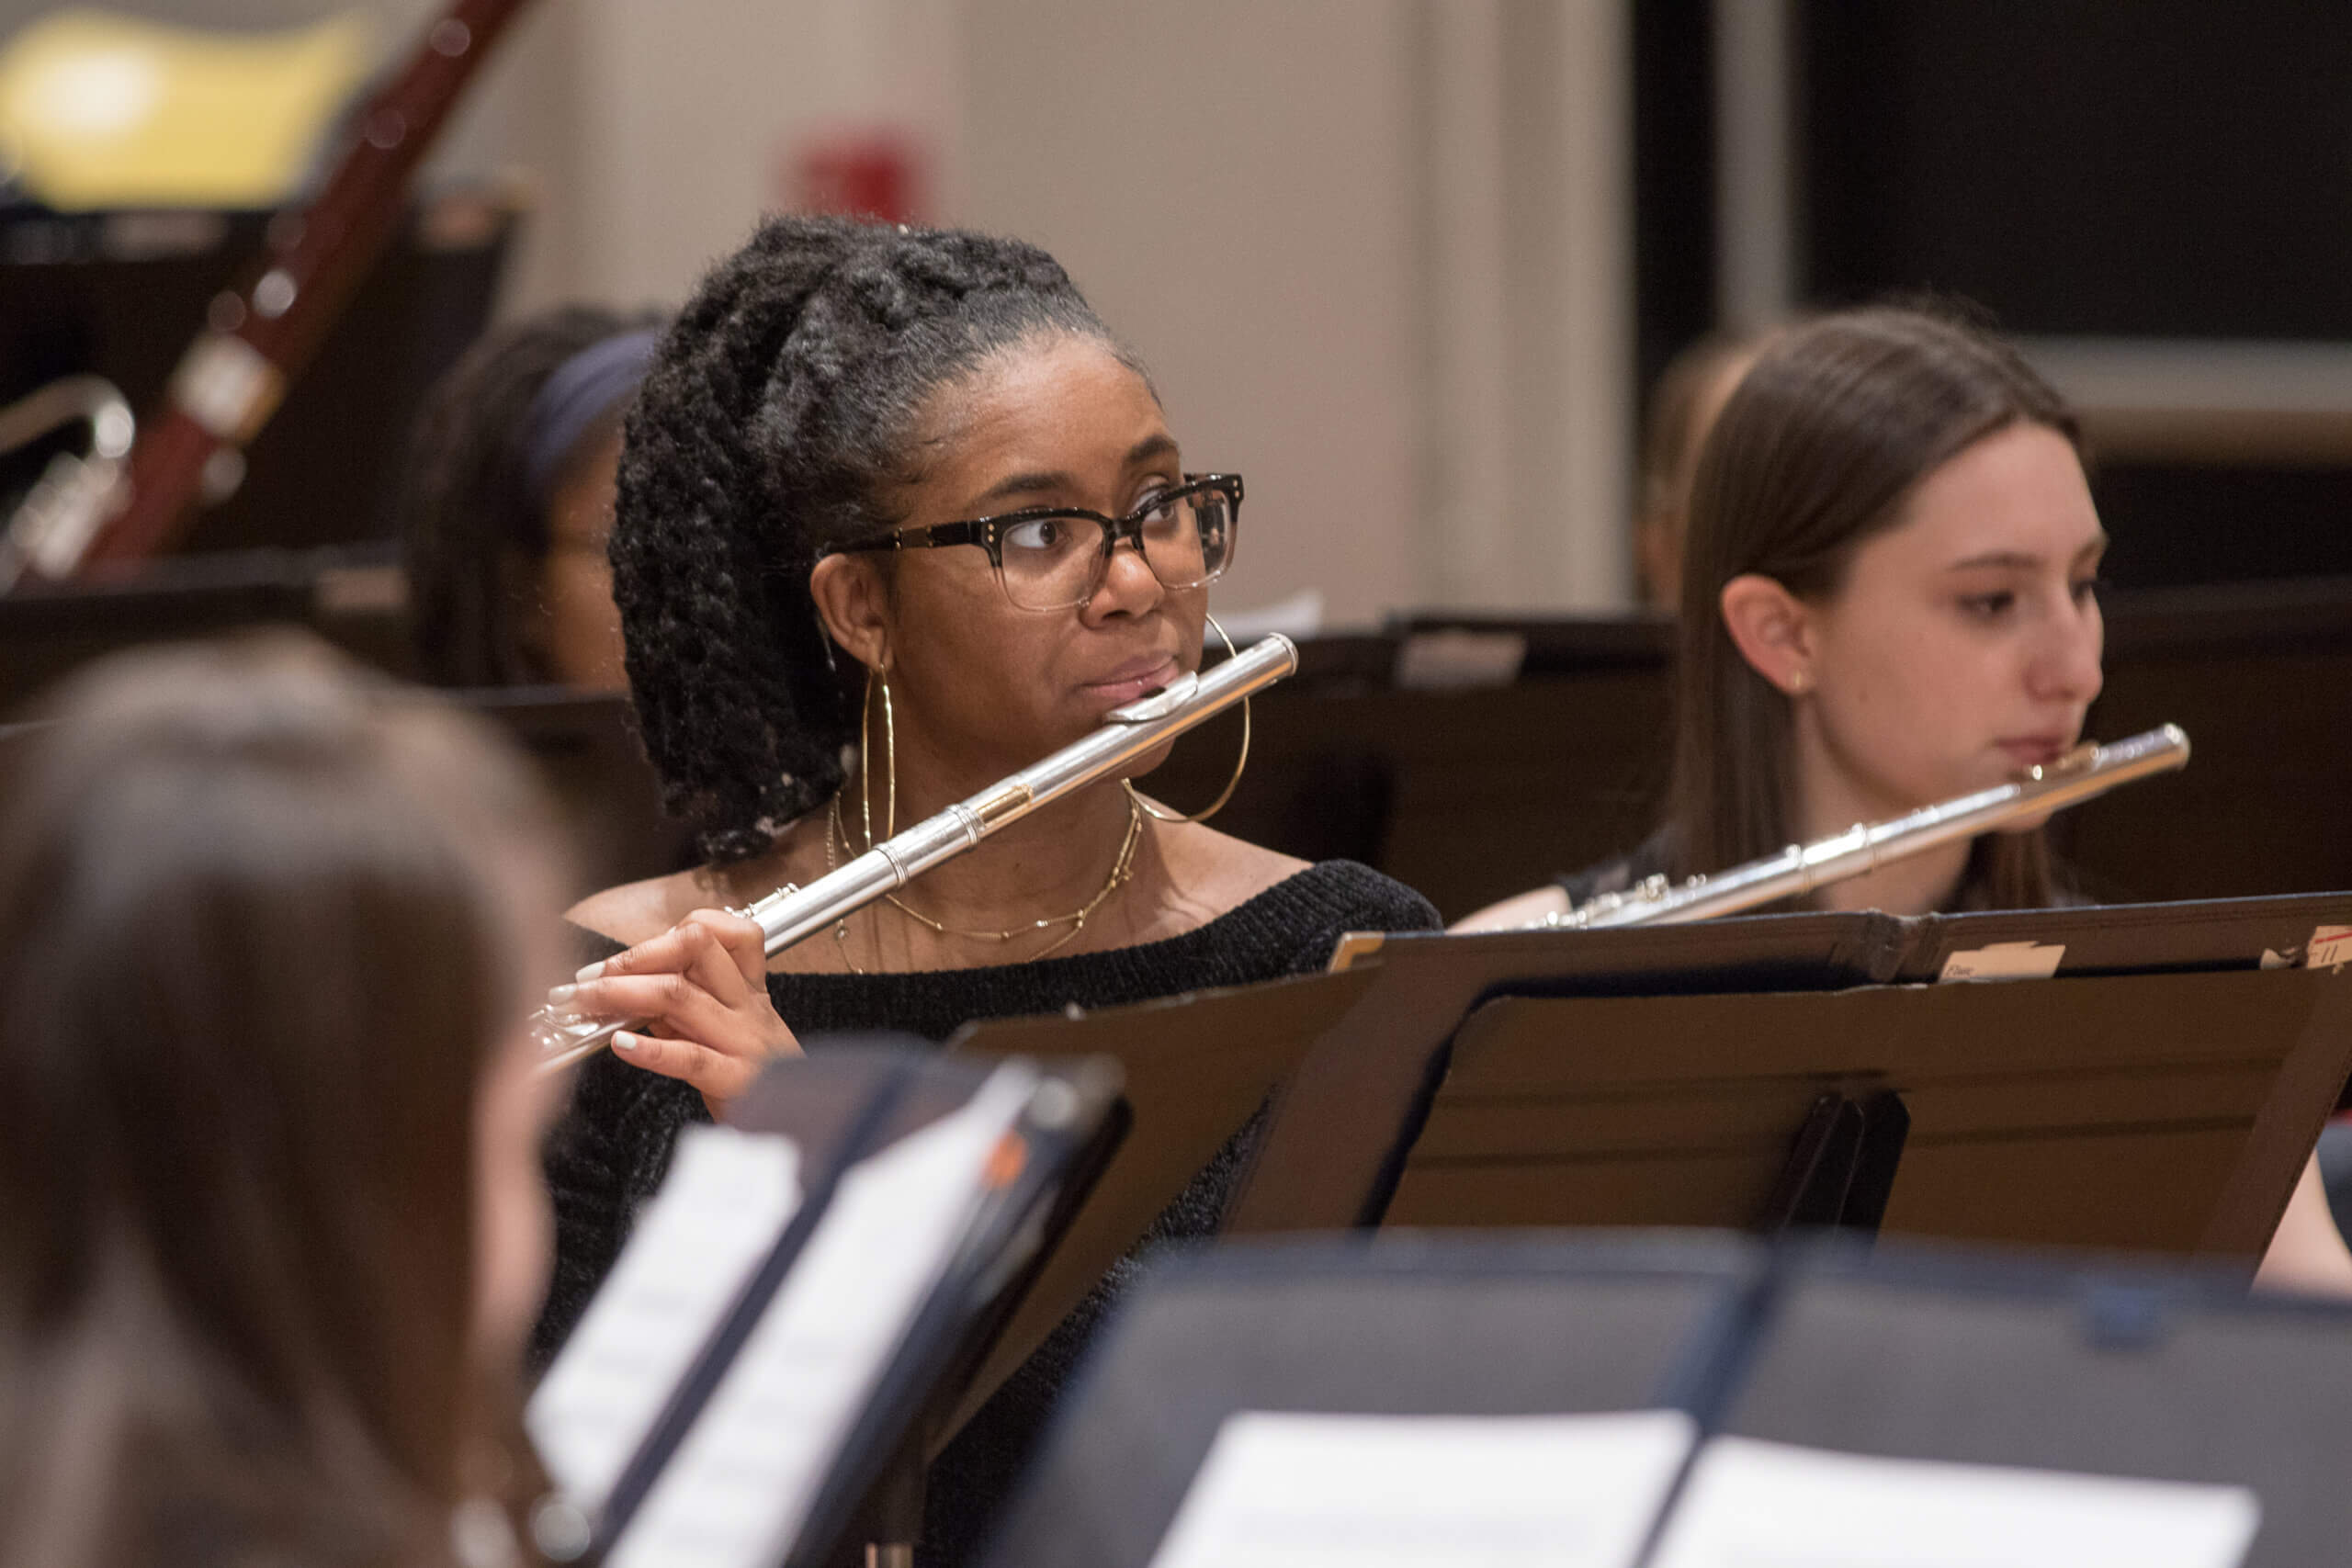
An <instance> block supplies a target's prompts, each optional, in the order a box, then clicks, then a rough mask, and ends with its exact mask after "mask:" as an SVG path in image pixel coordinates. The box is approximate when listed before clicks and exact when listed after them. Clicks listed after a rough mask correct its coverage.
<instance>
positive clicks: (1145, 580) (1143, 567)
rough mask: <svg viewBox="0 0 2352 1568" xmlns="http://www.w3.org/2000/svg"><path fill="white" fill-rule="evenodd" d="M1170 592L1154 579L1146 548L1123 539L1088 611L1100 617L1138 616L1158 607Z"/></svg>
mask: <svg viewBox="0 0 2352 1568" xmlns="http://www.w3.org/2000/svg"><path fill="white" fill-rule="evenodd" d="M1167 592H1168V591H1167V590H1166V589H1165V588H1162V587H1161V586H1160V585H1159V578H1157V577H1155V576H1153V575H1152V571H1151V566H1150V563H1148V561H1146V560H1145V559H1144V558H1143V547H1142V545H1141V544H1140V543H1139V542H1138V541H1136V540H1134V539H1122V540H1120V541H1119V542H1118V543H1117V544H1115V545H1114V546H1112V547H1111V558H1110V560H1109V561H1108V562H1106V563H1105V564H1104V565H1103V581H1102V584H1101V586H1099V587H1097V588H1096V589H1095V590H1094V597H1093V598H1092V600H1091V601H1090V602H1089V604H1088V608H1089V609H1091V611H1092V612H1093V613H1094V614H1096V615H1142V614H1143V613H1144V612H1146V611H1147V610H1149V609H1150V608H1151V607H1152V606H1153V605H1155V604H1159V601H1160V599H1161V598H1162V597H1163V596H1165V595H1166V593H1167Z"/></svg>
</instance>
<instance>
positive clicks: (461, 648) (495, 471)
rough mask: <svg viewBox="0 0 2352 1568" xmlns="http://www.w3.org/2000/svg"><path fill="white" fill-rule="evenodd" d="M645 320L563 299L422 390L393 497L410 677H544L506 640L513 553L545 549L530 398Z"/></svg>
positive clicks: (510, 680) (518, 680)
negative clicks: (534, 486) (535, 490)
mask: <svg viewBox="0 0 2352 1568" xmlns="http://www.w3.org/2000/svg"><path fill="white" fill-rule="evenodd" d="M653 320H654V318H651V317H648V316H628V315H622V314H620V313H618V312H616V311H612V310H600V309H596V308H594V307H591V306H585V305H571V306H565V307H563V308H561V309H559V310H550V311H548V312H547V313H546V314H544V315H539V316H534V317H531V318H529V319H528V320H526V321H518V322H516V323H515V324H514V325H512V326H509V327H504V328H502V329H500V330H499V331H497V332H494V333H491V334H490V335H489V336H487V337H485V338H483V339H482V340H481V342H480V343H478V344H475V345H474V346H473V347H472V348H470V349H469V350H467V351H466V353H465V355H464V356H463V357H461V358H460V359H459V360H458V363H457V364H456V365H454V366H452V367H450V369H449V371H448V373H447V375H445V376H444V377H442V378H441V379H440V380H439V381H437V382H435V384H434V387H433V389H432V391H431V392H429V393H428V394H427V395H426V400H425V405H424V412H422V413H421V414H420V415H419V416H418V419H417V424H416V433H415V435H414V436H413V440H412V442H411V445H410V452H409V460H408V466H407V468H406V470H405V473H404V476H403V481H402V485H401V501H400V513H399V515H400V533H401V559H402V564H403V566H404V567H405V569H406V571H407V576H408V584H409V625H410V633H411V640H412V643H413V648H414V651H415V656H416V663H417V674H418V676H419V677H420V678H421V679H423V680H424V681H425V682H428V683H430V684H432V685H435V686H503V685H514V684H522V683H530V682H540V681H544V680H546V679H548V671H545V670H542V669H540V668H538V667H537V663H536V661H535V660H533V659H532V658H531V657H530V655H529V654H528V653H527V651H526V649H524V648H523V646H522V644H521V642H520V641H519V640H518V639H517V637H516V636H515V630H516V626H517V623H518V621H519V620H520V619H521V618H522V617H523V615H524V614H525V610H526V605H525V604H524V603H523V602H522V595H523V594H525V593H526V592H527V591H528V587H529V585H528V584H526V583H525V582H522V581H517V579H516V577H515V571H514V564H515V558H517V557H519V558H521V560H522V561H524V562H526V563H528V562H533V561H537V560H538V559H539V558H542V557H543V556H545V555H546V553H547V548H548V535H547V518H546V516H545V514H544V513H542V512H541V510H540V508H539V507H538V506H537V505H535V504H533V502H532V499H531V496H530V494H529V486H528V485H527V483H526V478H525V473H524V468H525V457H526V453H525V451H524V447H525V445H526V435H527V432H526V428H525V427H526V424H527V423H529V420H530V414H531V407H532V403H533V400H536V399H537V397H538V395H539V389H540V388H541V387H543V386H545V385H546V384H547V380H548V377H550V376H552V375H554V374H555V372H556V371H557V370H558V369H559V368H560V367H561V366H562V365H563V364H564V362H565V361H566V360H568V359H570V358H571V357H572V355H576V354H579V353H581V352H582V351H583V350H585V349H588V348H591V347H593V346H594V345H595V344H599V343H602V342H604V341H605V339H607V338H610V337H613V336H615V335H616V334H618V333H623V332H627V331H628V330H629V329H631V328H633V327H641V326H648V325H650V324H652V321H653Z"/></svg>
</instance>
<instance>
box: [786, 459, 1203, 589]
mask: <svg viewBox="0 0 2352 1568" xmlns="http://www.w3.org/2000/svg"><path fill="white" fill-rule="evenodd" d="M1240 512H1241V476H1240V475H1239V474H1187V475H1185V476H1184V482H1183V483H1182V484H1181V485H1178V486H1176V487H1175V488H1173V489H1171V490H1159V491H1152V492H1151V493H1150V494H1148V495H1147V496H1145V497H1144V498H1143V500H1142V501H1141V502H1138V503H1137V504H1136V509H1135V510H1134V511H1132V512H1130V513H1127V514H1126V515H1125V517H1105V516H1103V513H1099V512H1088V511H1084V510H1082V509H1080V508H1077V507H1067V506H1031V507H1024V508H1023V510H1021V511H1019V512H1008V513H1004V514H1003V515H1002V516H1001V517H976V518H974V519H972V520H971V521H970V522H968V523H933V524H931V525H928V526H923V527H914V528H900V529H898V530H896V531H894V532H892V533H889V534H886V535H884V536H882V537H880V538H878V539H870V540H867V541H866V542H865V543H863V544H856V545H843V546H842V547H840V548H839V549H838V550H837V551H834V552H831V553H835V554H841V555H857V554H864V553H866V552H869V551H873V550H929V549H937V548H939V547H943V546H947V545H978V546H979V547H981V548H982V549H984V550H986V551H988V553H989V566H991V567H993V568H994V569H995V570H996V580H997V581H998V582H1000V583H1001V584H1003V586H1004V596H1005V597H1006V598H1007V599H1010V600H1011V601H1012V603H1013V605H1014V606H1015V607H1016V608H1018V609H1023V610H1066V609H1069V607H1070V606H1071V605H1073V604H1085V603H1086V602H1087V601H1088V600H1089V599H1091V598H1093V597H1094V594H1095V591H1096V590H1097V589H1099V588H1101V587H1102V586H1103V578H1104V577H1105V576H1106V575H1108V573H1109V572H1110V570H1111V552H1112V551H1113V550H1114V549H1116V548H1118V547H1119V541H1120V540H1122V539H1126V540H1131V541H1133V543H1134V545H1135V547H1136V554H1138V555H1140V556H1141V557H1142V558H1143V562H1144V565H1145V566H1147V567H1148V568H1149V569H1150V570H1151V575H1152V576H1154V577H1155V578H1158V579H1159V585H1160V586H1161V587H1163V588H1171V589H1181V588H1199V587H1201V586H1203V585H1204V584H1206V583H1209V582H1213V581H1216V579H1217V578H1218V577H1219V576H1221V575H1223V573H1224V571H1225V569H1226V568H1227V567H1228V566H1230V565H1232V564H1233V545H1234V526H1235V521H1236V519H1237V518H1238V516H1239V514H1240Z"/></svg>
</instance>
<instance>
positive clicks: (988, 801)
mask: <svg viewBox="0 0 2352 1568" xmlns="http://www.w3.org/2000/svg"><path fill="white" fill-rule="evenodd" d="M1297 668H1298V649H1297V646H1296V645H1295V644H1294V643H1293V642H1292V641H1291V640H1290V638H1288V637H1282V636H1279V635H1276V636H1271V637H1265V638H1263V639H1262V640H1261V641H1258V642H1255V643H1252V644H1251V645H1250V647H1248V648H1246V649H1242V650H1241V651H1240V652H1239V653H1237V654H1235V655H1234V656H1233V657H1232V658H1230V659H1228V660H1226V661H1225V662H1224V663H1222V664H1220V665H1218V666H1217V667H1216V669H1214V670H1212V671H1209V672H1208V673H1207V674H1205V675H1196V674H1184V675H1180V676H1178V677H1177V678H1176V679H1175V680H1174V681H1172V682H1170V683H1169V684H1168V685H1166V686H1165V687H1162V688H1161V689H1160V690H1159V691H1157V692H1154V693H1153V694H1151V695H1149V696H1148V697H1143V698H1139V699H1137V700H1136V701H1135V702H1132V703H1129V704H1127V705H1125V706H1124V707H1116V708H1113V709H1112V710H1111V711H1110V713H1109V714H1108V715H1106V716H1104V719H1103V728H1100V729H1097V730H1096V731H1095V732H1094V733H1093V734H1091V735H1090V736H1088V737H1087V738H1086V739H1083V740H1079V741H1075V742H1073V743H1071V744H1070V745H1068V746H1065V747H1063V748H1062V749H1061V750H1058V751H1057V752H1055V753H1054V754H1053V755H1052V756H1050V757H1048V758H1046V760H1045V761H1042V762H1037V763H1034V764H1032V765H1031V766H1029V767H1026V768H1023V770H1022V771H1021V772H1019V773H1014V774H1013V775H1012V777H1010V778H1007V779H1001V780H999V781H998V782H997V783H995V784H990V785H989V787H988V788H986V789H984V790H982V791H980V793H979V794H978V795H973V796H971V797H970V798H968V799H966V800H960V801H958V802H956V804H955V805H953V806H951V807H948V808H947V809H946V810H944V811H942V812H940V813H939V814H938V815H936V816H933V817H926V818H923V819H922V821H920V822H918V823H916V824H915V825H914V826H913V827H911V828H910V829H907V830H906V831H905V832H903V833H899V834H895V835H893V836H892V837H890V838H888V839H885V840H882V841H881V842H880V843H878V844H876V845H875V846H874V847H873V848H872V849H870V850H867V851H866V852H865V853H864V854H862V855H859V856H858V857H857V858H856V859H854V860H853V861H851V862H850V863H848V864H846V865H843V866H841V867H838V868H837V869H835V870H832V871H829V872H827V873H826V874H824V875H822V876H820V877H819V878H817V880H816V881H814V882H811V883H810V884H809V886H806V887H801V886H795V885H792V884H789V883H787V884H786V886H782V887H779V888H777V889H776V890H775V892H773V893H771V894H769V895H768V896H767V897H764V898H762V899H761V900H759V902H757V903H755V904H753V905H752V907H751V908H747V909H739V910H737V911H735V912H736V913H738V914H741V915H745V916H748V917H749V918H751V919H754V920H757V921H758V922H759V924H760V932H761V934H762V936H763V938H764V939H765V941H766V946H767V952H768V955H769V956H770V957H774V956H775V954H777V953H781V952H783V951H784V950H785V949H786V948H787V947H790V946H791V945H792V944H793V943H795V942H799V941H801V940H802V939H803V938H806V937H809V936H813V935H815V934H816V933H817V932H819V931H822V930H824V929H825V928H826V927H827V926H829V925H831V924H832V923H833V922H834V921H835V920H837V919H841V918H842V916H844V915H847V914H850V913H852V912H854V911H855V910H858V909H862V908H865V906H866V905H868V904H871V903H873V902H874V901H875V900H876V898H879V897H882V896H883V895H884V894H886V893H892V892H896V891H897V890H898V889H899V888H901V887H904V886H906V885H907V884H908V883H909V882H911V881H912V880H914V878H916V877H918V876H921V875H922V874H923V873H924V872H926V871H929V870H930V869H931V868H932V867H933V866H935V865H937V864H938V863H940V862H942V861H944V860H952V859H954V858H955V857H956V856H957V855H959V854H962V853H963V852H965V851H966V850H968V849H972V848H975V847H977V846H978V843H979V842H980V840H983V839H985V838H987V837H988V836H989V834H991V833H993V832H995V831H996V830H997V829H1000V828H1002V827H1004V826H1005V825H1006V824H1007V823H1011V822H1017V821H1019V820H1020V819H1021V818H1023V817H1026V816H1028V815H1029V813H1031V812H1032V811H1035V810H1036V809H1038V808H1039V807H1044V806H1050V805H1052V804H1053V803H1054V802H1055V801H1057V800H1059V799H1060V798H1061V797H1062V796H1064V795H1068V794H1069V793H1070V792H1071V791H1072V790H1076V789H1081V788H1083V787H1085V786H1086V785H1088V784H1093V783H1095V782H1096V781H1097V780H1099V779H1102V778H1104V777H1107V776H1108V775H1110V774H1112V773H1115V772H1117V771H1118V770H1119V769H1120V768H1123V767H1125V766H1126V765H1127V764H1128V763H1130V762H1133V761H1135V760H1136V758H1138V757H1140V756H1142V755H1143V754H1144V753H1145V752H1147V751H1149V750H1152V749H1153V748H1154V747H1157V746H1159V745H1161V744H1163V743H1164V742H1166V741H1170V740H1173V739H1175V738H1176V737H1178V736H1180V735H1182V734H1183V733H1184V732H1185V731H1186V730H1188V729H1192V728H1196V727H1198V726H1199V725H1201V724H1203V723H1204V722H1206V721H1207V720H1209V719H1211V718H1214V717H1216V716H1217V715H1218V714H1220V713H1223V712H1224V711H1225V710H1226V709H1227V708H1229V707H1231V706H1232V705H1234V704H1236V703H1238V702H1240V701H1242V700H1244V699H1245V698H1248V697H1250V695H1252V694H1255V693H1258V692H1261V691H1263V690H1265V688H1267V687H1268V686H1271V685H1272V684H1273V683H1274V682H1277V681H1279V680H1281V679H1282V678H1283V676H1285V675H1288V674H1290V673H1291V672H1292V671H1295V670H1296V669H1297ZM627 1028H628V1021H626V1020H617V1019H602V1020H599V1019H585V1018H575V1017H571V1016H570V1015H568V1014H564V1013H560V1012H557V1011H555V1010H553V1009H550V1008H542V1009H540V1010H539V1012H538V1014H537V1017H535V1018H534V1019H533V1020H532V1023H531V1032H532V1037H533V1038H534V1039H535V1040H537V1042H538V1045H539V1049H540V1051H541V1053H542V1055H541V1059H540V1067H539V1070H540V1071H542V1072H553V1071H556V1070H558V1069H560V1068H563V1067H567V1066H571V1064H572V1063H574V1062H577V1061H579V1060H581V1059H582V1057H585V1056H589V1055H594V1053H596V1052H597V1051H600V1050H602V1049H604V1047H605V1045H606V1044H607V1043H610V1041H611V1040H612V1038H613V1036H614V1035H616V1034H617V1033H619V1032H621V1031H622V1030H624V1029H627Z"/></svg>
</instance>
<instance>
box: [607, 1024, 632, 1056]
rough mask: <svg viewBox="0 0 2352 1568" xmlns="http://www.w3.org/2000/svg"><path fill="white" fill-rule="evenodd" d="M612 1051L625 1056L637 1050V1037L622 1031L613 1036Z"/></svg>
mask: <svg viewBox="0 0 2352 1568" xmlns="http://www.w3.org/2000/svg"><path fill="white" fill-rule="evenodd" d="M613 1049H614V1050H616V1051H618V1052H620V1053H621V1054H622V1055H628V1053H630V1052H631V1051H634V1050H636V1049H637V1036H636V1035H634V1034H631V1033H629V1032H627V1031H626V1030H624V1031H623V1032H620V1033H618V1034H616V1035H614V1036H613Z"/></svg>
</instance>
